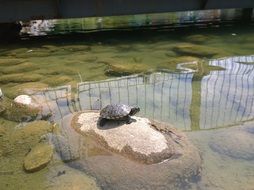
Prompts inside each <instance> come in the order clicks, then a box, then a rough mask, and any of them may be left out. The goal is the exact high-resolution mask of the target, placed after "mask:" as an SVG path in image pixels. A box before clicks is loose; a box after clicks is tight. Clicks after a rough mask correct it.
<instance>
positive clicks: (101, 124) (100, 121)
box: [98, 118, 107, 127]
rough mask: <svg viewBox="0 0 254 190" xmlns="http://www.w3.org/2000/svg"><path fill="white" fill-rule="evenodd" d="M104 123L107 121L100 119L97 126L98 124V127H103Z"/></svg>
mask: <svg viewBox="0 0 254 190" xmlns="http://www.w3.org/2000/svg"><path fill="white" fill-rule="evenodd" d="M106 122H107V119H105V118H100V120H99V122H98V124H99V126H100V127H103V126H104V125H105V124H106Z"/></svg>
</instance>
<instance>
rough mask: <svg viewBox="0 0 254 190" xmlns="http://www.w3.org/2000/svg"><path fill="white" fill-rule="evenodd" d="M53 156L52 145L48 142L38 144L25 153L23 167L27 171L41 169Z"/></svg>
mask: <svg viewBox="0 0 254 190" xmlns="http://www.w3.org/2000/svg"><path fill="white" fill-rule="evenodd" d="M52 156H53V147H52V146H51V145H49V144H42V143H40V144H38V145H36V146H35V147H33V148H32V150H31V151H30V152H29V153H28V154H27V155H26V157H25V159H24V168H25V170H26V171H28V172H35V171H39V170H41V169H43V168H44V167H45V166H47V164H48V163H49V162H50V160H51V158H52Z"/></svg>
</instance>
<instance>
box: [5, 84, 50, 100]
mask: <svg viewBox="0 0 254 190" xmlns="http://www.w3.org/2000/svg"><path fill="white" fill-rule="evenodd" d="M46 88H48V85H47V84H44V83H41V82H28V83H23V84H18V85H16V86H13V87H10V88H6V89H5V94H6V96H7V97H9V98H15V97H17V96H19V95H22V94H27V95H30V94H33V93H34V92H38V91H42V90H45V89H46Z"/></svg>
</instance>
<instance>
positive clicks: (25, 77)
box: [0, 73, 43, 84]
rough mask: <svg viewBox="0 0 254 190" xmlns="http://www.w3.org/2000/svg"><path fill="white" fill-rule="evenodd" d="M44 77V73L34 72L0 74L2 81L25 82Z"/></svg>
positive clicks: (3, 82) (4, 82) (0, 80)
mask: <svg viewBox="0 0 254 190" xmlns="http://www.w3.org/2000/svg"><path fill="white" fill-rule="evenodd" d="M42 78H43V76H42V75H39V74H34V73H16V74H7V75H2V76H0V83H2V84H7V83H12V82H13V83H24V82H36V81H39V80H41V79H42Z"/></svg>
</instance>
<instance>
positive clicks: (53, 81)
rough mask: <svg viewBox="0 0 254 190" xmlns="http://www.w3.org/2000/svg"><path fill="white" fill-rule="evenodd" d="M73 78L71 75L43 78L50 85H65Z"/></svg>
mask: <svg viewBox="0 0 254 190" xmlns="http://www.w3.org/2000/svg"><path fill="white" fill-rule="evenodd" d="M72 80H73V79H72V78H71V77H69V76H64V75H62V76H61V75H60V76H52V77H48V78H47V79H45V80H43V82H44V83H46V84H49V85H50V86H59V85H64V84H66V83H67V82H70V81H72Z"/></svg>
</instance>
